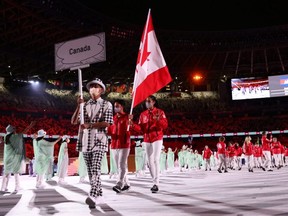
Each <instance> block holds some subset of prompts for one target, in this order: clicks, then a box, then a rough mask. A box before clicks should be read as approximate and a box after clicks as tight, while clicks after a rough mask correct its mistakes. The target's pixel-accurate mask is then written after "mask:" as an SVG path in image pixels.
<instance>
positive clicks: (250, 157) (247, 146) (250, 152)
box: [243, 142, 254, 170]
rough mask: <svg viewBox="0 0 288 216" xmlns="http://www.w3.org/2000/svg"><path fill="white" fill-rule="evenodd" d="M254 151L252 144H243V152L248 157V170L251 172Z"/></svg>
mask: <svg viewBox="0 0 288 216" xmlns="http://www.w3.org/2000/svg"><path fill="white" fill-rule="evenodd" d="M253 151H254V146H253V143H252V142H244V144H243V152H244V154H245V156H246V160H247V164H248V169H249V170H251V169H253V166H254V165H253Z"/></svg>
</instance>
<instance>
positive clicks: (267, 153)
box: [261, 135, 272, 169]
mask: <svg viewBox="0 0 288 216" xmlns="http://www.w3.org/2000/svg"><path fill="white" fill-rule="evenodd" d="M271 141H272V140H269V139H268V138H267V136H266V135H262V138H261V143H262V151H263V155H264V158H265V161H264V164H263V167H264V168H265V167H267V168H268V169H271V162H272V158H271V146H270V143H271Z"/></svg>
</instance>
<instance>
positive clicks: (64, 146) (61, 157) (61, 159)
mask: <svg viewBox="0 0 288 216" xmlns="http://www.w3.org/2000/svg"><path fill="white" fill-rule="evenodd" d="M69 143H70V139H69V137H68V136H66V135H65V136H63V137H62V143H61V146H60V150H59V153H58V163H57V176H58V178H59V179H58V184H60V185H65V184H67V182H65V177H66V176H67V173H68V165H69V155H68V144H69Z"/></svg>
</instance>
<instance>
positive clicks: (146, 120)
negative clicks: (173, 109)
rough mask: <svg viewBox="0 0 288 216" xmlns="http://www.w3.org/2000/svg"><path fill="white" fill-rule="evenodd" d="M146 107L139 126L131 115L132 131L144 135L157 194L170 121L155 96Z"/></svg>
mask: <svg viewBox="0 0 288 216" xmlns="http://www.w3.org/2000/svg"><path fill="white" fill-rule="evenodd" d="M145 105H146V108H147V110H145V111H143V112H142V113H141V114H140V117H139V121H138V124H136V123H133V121H132V120H133V115H129V119H130V121H129V122H130V126H131V129H132V130H134V131H138V132H142V133H143V134H144V143H145V147H146V153H147V157H148V165H149V171H150V174H151V176H152V180H153V186H152V188H151V192H152V193H157V192H158V191H159V174H160V154H161V149H162V145H163V135H164V130H165V129H166V128H167V127H168V121H167V118H166V115H165V113H164V111H163V110H161V109H159V108H158V103H157V100H156V97H155V96H153V95H150V96H149V97H147V98H146V101H145Z"/></svg>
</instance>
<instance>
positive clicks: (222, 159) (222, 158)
mask: <svg viewBox="0 0 288 216" xmlns="http://www.w3.org/2000/svg"><path fill="white" fill-rule="evenodd" d="M216 146H217V153H218V159H219V167H218V172H219V173H222V171H221V169H222V166H223V165H224V172H225V173H227V172H228V171H227V163H226V143H225V137H223V136H221V137H219V142H218V143H217V145H216Z"/></svg>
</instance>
